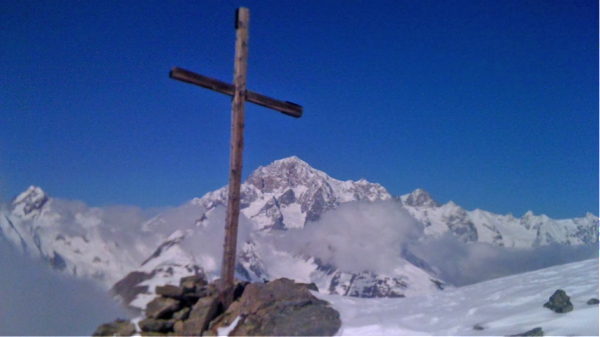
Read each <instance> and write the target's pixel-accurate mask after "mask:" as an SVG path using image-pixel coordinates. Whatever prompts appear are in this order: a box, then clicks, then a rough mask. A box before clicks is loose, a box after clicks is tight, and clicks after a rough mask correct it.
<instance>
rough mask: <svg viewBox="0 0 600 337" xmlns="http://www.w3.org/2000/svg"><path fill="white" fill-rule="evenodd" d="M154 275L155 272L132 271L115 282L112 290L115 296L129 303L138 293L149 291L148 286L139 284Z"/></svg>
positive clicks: (126, 303)
mask: <svg viewBox="0 0 600 337" xmlns="http://www.w3.org/2000/svg"><path fill="white" fill-rule="evenodd" d="M152 276H154V274H148V273H143V272H139V271H134V272H131V273H129V274H127V276H125V277H124V278H123V279H121V280H120V281H119V282H117V283H115V285H114V286H113V287H112V288H111V289H110V291H111V292H112V293H113V294H114V295H115V296H118V297H120V298H121V300H122V301H123V303H124V304H125V305H128V304H129V303H131V301H133V300H134V299H135V297H136V296H137V295H138V294H140V293H145V292H147V291H148V286H138V284H139V283H141V282H143V281H145V280H147V279H149V278H152Z"/></svg>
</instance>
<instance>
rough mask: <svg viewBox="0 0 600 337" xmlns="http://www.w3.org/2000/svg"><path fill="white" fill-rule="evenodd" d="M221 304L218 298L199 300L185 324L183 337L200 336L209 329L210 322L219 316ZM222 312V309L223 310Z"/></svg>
mask: <svg viewBox="0 0 600 337" xmlns="http://www.w3.org/2000/svg"><path fill="white" fill-rule="evenodd" d="M219 309H221V308H220V302H219V300H218V299H217V296H211V297H204V298H201V299H199V300H198V302H196V304H194V307H193V308H192V311H191V312H190V316H189V317H188V319H187V320H185V321H184V322H183V333H182V334H183V335H185V336H192V335H193V336H199V335H201V334H202V332H203V331H204V330H206V328H207V327H208V324H209V323H210V321H211V320H212V319H213V318H215V317H216V316H217V315H218V314H219V312H218V311H219ZM221 311H222V309H221Z"/></svg>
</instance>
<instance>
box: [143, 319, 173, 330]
mask: <svg viewBox="0 0 600 337" xmlns="http://www.w3.org/2000/svg"><path fill="white" fill-rule="evenodd" d="M174 324H175V320H172V319H169V320H167V319H154V318H146V319H143V320H141V321H140V322H139V323H138V325H139V327H140V329H141V330H142V331H154V332H162V333H165V332H172V331H173V325H174Z"/></svg>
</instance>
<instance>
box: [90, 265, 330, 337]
mask: <svg viewBox="0 0 600 337" xmlns="http://www.w3.org/2000/svg"><path fill="white" fill-rule="evenodd" d="M218 288H219V286H218V280H217V281H216V282H215V283H210V284H207V282H206V279H205V278H204V277H203V275H193V276H190V277H185V278H182V279H181V280H180V285H179V286H174V285H165V286H159V287H157V288H156V294H158V295H159V296H157V297H156V298H154V299H153V300H152V301H151V302H150V303H148V305H147V307H146V310H145V315H146V317H145V318H144V319H142V320H140V321H139V323H138V326H139V328H140V330H141V334H142V335H167V334H171V335H172V334H175V335H179V336H201V335H202V336H207V335H208V336H210V335H215V336H216V335H218V334H219V331H218V329H219V328H224V327H228V326H230V325H232V324H233V323H235V326H231V327H230V335H232V336H240V335H243V336H247V335H254V336H275V335H278V336H292V335H304V336H326V335H333V334H335V333H336V332H337V330H338V329H339V328H340V326H341V321H340V315H339V313H338V312H337V311H335V310H334V309H332V308H331V307H330V306H329V304H328V303H327V302H325V301H322V300H319V299H317V298H316V297H315V296H313V295H312V294H311V293H310V290H317V288H316V286H315V285H314V284H306V283H294V281H292V280H289V279H278V280H275V281H272V282H269V283H266V284H265V283H252V284H250V283H247V282H239V281H238V282H236V284H235V287H234V289H233V299H234V301H233V303H232V304H231V305H230V306H229V308H227V310H225V308H224V307H223V305H222V301H221V297H220V294H219V292H218V291H217V289H218ZM309 289H310V290H309ZM128 324H131V323H129V322H127V321H122V320H117V321H115V322H113V323H108V324H103V325H101V326H100V327H98V329H97V330H96V333H95V335H113V334H117V335H128V336H130V335H132V334H133V333H134V332H135V329H132V327H133V325H132V324H131V325H128Z"/></svg>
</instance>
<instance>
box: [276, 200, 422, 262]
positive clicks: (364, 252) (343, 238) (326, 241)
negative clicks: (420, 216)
mask: <svg viewBox="0 0 600 337" xmlns="http://www.w3.org/2000/svg"><path fill="white" fill-rule="evenodd" d="M422 231H423V229H422V226H421V225H420V224H419V223H418V222H417V221H416V220H415V219H414V218H412V217H411V216H410V215H409V214H408V212H407V211H406V210H404V209H403V208H402V207H401V206H400V205H399V204H398V203H396V202H393V201H377V202H366V201H358V202H349V203H344V204H341V205H340V206H339V207H338V208H336V209H333V210H330V211H328V212H326V213H325V214H323V216H322V218H321V219H320V220H318V221H316V222H314V223H308V224H307V225H306V226H305V228H304V229H292V230H289V231H287V232H286V233H285V234H283V235H282V237H281V238H280V239H278V240H277V241H276V243H275V244H276V247H277V248H278V249H281V250H291V251H292V252H293V253H294V254H303V255H304V254H307V255H312V256H315V257H317V258H319V259H320V260H321V261H322V262H323V263H326V264H332V265H334V266H336V267H337V268H339V269H340V270H342V271H347V272H362V271H367V270H368V271H373V272H385V271H389V270H391V269H393V268H394V266H397V264H398V263H399V261H400V253H401V251H402V247H403V246H404V245H406V244H407V243H408V242H410V241H411V240H415V239H417V238H418V237H420V236H421V235H422Z"/></svg>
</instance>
